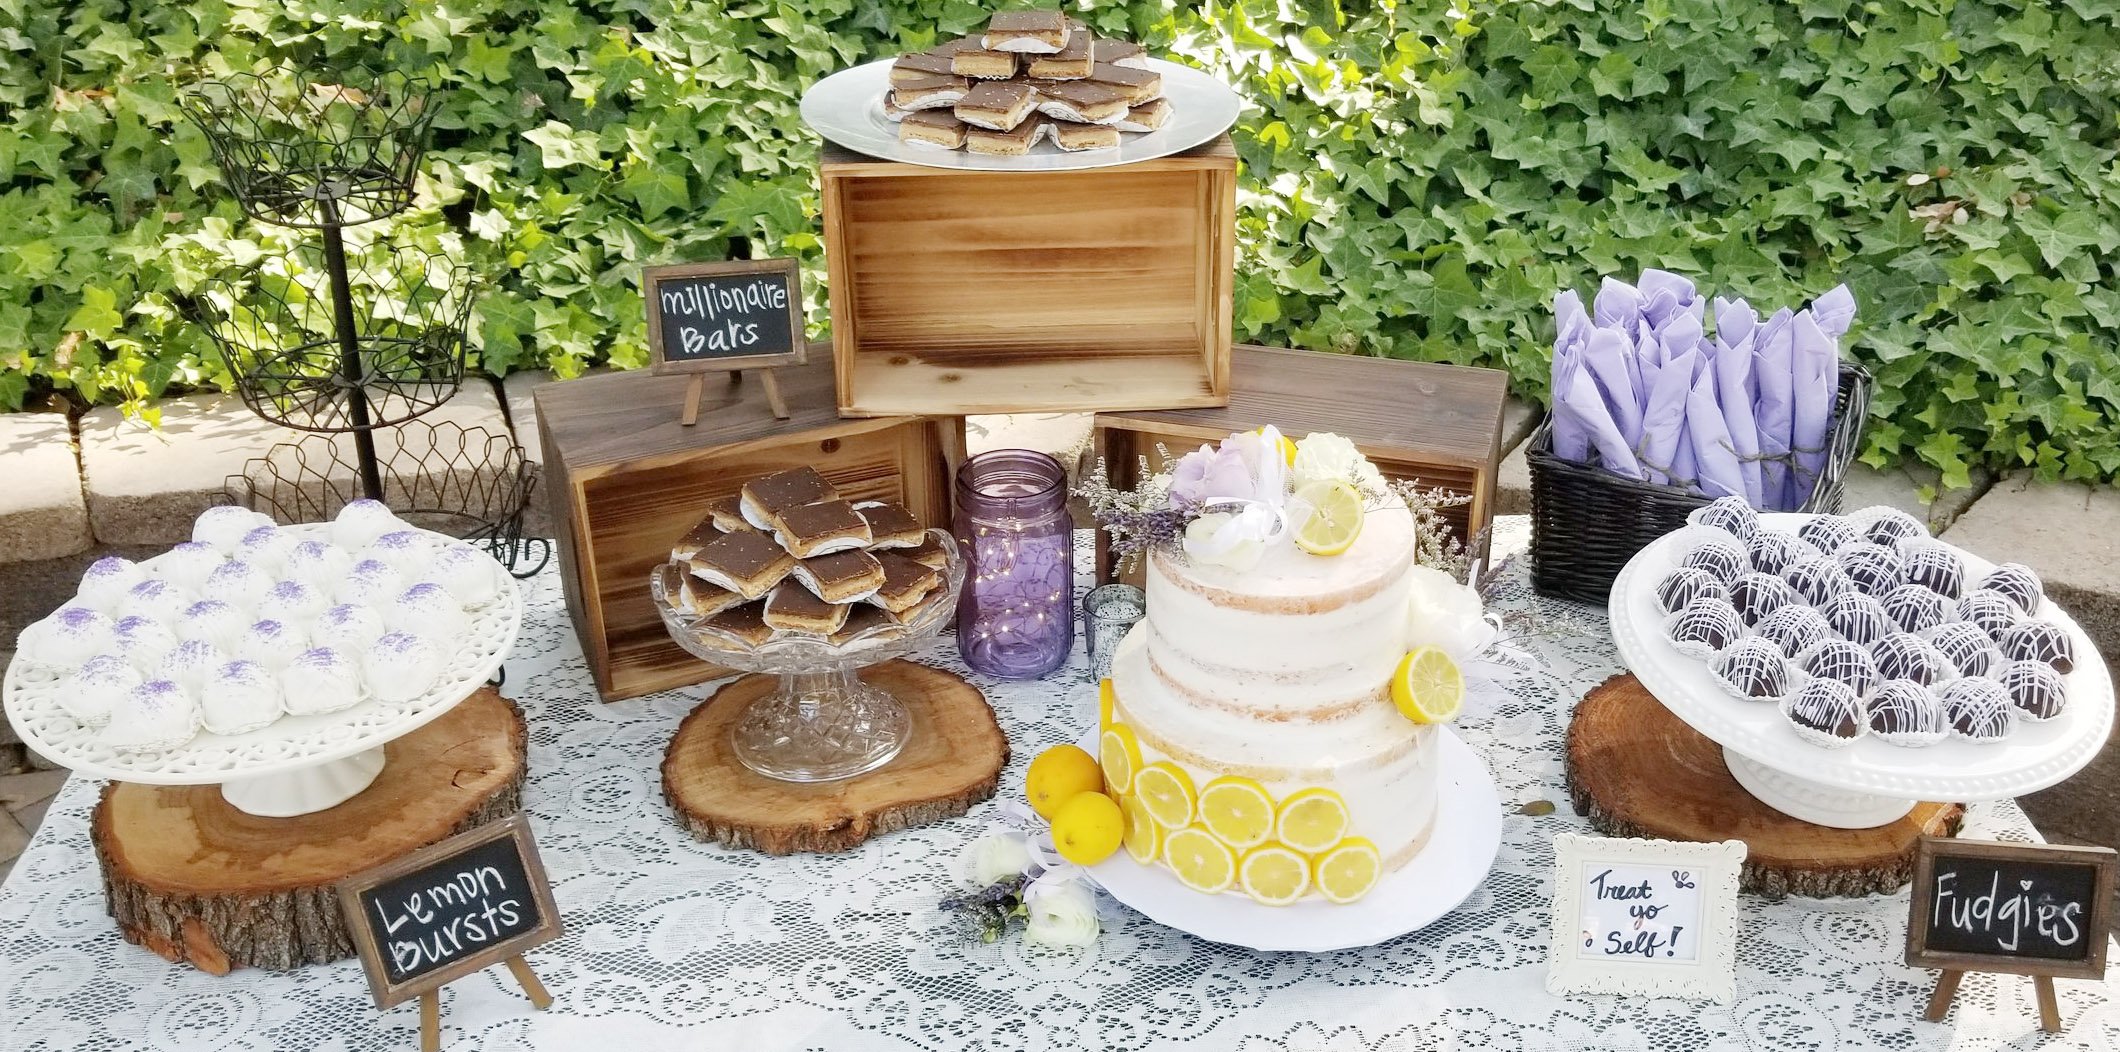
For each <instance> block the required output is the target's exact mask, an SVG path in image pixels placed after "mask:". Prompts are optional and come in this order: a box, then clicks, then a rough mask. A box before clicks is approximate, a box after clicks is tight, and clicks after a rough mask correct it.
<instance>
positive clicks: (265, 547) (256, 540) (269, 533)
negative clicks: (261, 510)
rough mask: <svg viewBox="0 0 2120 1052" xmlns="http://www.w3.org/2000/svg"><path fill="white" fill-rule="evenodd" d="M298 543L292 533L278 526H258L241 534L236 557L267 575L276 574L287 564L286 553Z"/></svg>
mask: <svg viewBox="0 0 2120 1052" xmlns="http://www.w3.org/2000/svg"><path fill="white" fill-rule="evenodd" d="M300 543H301V541H300V540H299V539H298V538H296V537H295V535H294V534H292V533H289V532H288V531H286V530H283V529H281V528H279V527H278V526H260V527H258V528H257V529H254V530H252V531H250V532H249V533H246V534H244V535H243V544H242V546H241V547H239V548H237V549H236V558H238V559H241V560H243V561H244V562H247V563H249V564H250V565H252V566H255V567H257V568H258V570H259V571H261V572H263V573H265V574H266V575H268V576H277V575H278V574H279V573H280V571H281V568H283V567H285V566H286V565H287V553H289V552H291V551H293V550H294V546H295V545H297V544H300Z"/></svg>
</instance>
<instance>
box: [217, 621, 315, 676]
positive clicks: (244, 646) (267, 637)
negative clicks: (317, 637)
mask: <svg viewBox="0 0 2120 1052" xmlns="http://www.w3.org/2000/svg"><path fill="white" fill-rule="evenodd" d="M307 649H309V636H308V634H307V633H305V632H303V631H302V629H301V627H300V626H299V625H293V624H289V623H288V622H285V621H275V620H272V619H270V618H267V619H266V620H263V621H259V622H256V623H254V624H252V625H251V626H250V627H249V628H246V629H244V630H243V636H242V638H241V639H238V640H237V641H236V645H235V655H236V657H237V659H239V660H242V661H249V662H254V663H256V664H259V665H263V666H265V667H266V668H267V669H269V670H271V671H273V672H278V671H279V670H281V669H283V668H286V667H287V663H288V662H290V661H293V660H294V656H295V655H296V654H299V653H301V652H302V651H304V650H307Z"/></svg>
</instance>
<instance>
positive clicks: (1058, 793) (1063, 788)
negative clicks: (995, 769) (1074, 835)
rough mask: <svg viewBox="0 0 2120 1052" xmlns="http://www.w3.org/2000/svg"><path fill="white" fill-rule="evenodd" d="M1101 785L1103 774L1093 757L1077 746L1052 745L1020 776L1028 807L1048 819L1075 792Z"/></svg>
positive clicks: (1092, 790) (1091, 791)
mask: <svg viewBox="0 0 2120 1052" xmlns="http://www.w3.org/2000/svg"><path fill="white" fill-rule="evenodd" d="M1102 788H1104V775H1103V773H1102V772H1100V771H1098V769H1097V761H1096V758H1095V757H1092V756H1091V755H1090V754H1089V753H1087V752H1085V751H1083V749H1082V747H1081V746H1079V745H1055V746H1053V747H1052V748H1050V749H1047V750H1045V751H1044V752H1041V753H1039V754H1038V755H1037V757H1036V758H1035V759H1033V760H1031V769H1030V773H1029V774H1027V775H1025V776H1024V779H1023V795H1024V796H1026V797H1029V798H1030V802H1031V810H1033V811H1036V812H1038V816H1039V817H1040V818H1044V819H1046V820H1048V821H1050V820H1051V819H1052V817H1053V815H1054V814H1055V813H1056V812H1058V811H1059V810H1060V805H1061V804H1064V803H1067V802H1068V801H1069V800H1072V799H1074V798H1075V796H1076V794H1078V793H1094V792H1096V791H1097V790H1099V789H1102Z"/></svg>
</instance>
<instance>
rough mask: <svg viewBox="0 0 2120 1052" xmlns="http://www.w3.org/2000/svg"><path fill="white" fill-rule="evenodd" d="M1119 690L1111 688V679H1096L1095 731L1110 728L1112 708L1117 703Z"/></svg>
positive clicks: (1101, 731) (1101, 732) (1102, 731)
mask: <svg viewBox="0 0 2120 1052" xmlns="http://www.w3.org/2000/svg"><path fill="white" fill-rule="evenodd" d="M1118 702H1119V692H1117V691H1115V690H1113V689H1112V681H1111V680H1108V679H1100V680H1098V681H1097V733H1098V734H1100V735H1101V734H1103V733H1104V732H1105V731H1108V730H1111V729H1112V722H1113V721H1112V709H1113V708H1114V707H1116V706H1117V705H1118Z"/></svg>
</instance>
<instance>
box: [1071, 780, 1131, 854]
mask: <svg viewBox="0 0 2120 1052" xmlns="http://www.w3.org/2000/svg"><path fill="white" fill-rule="evenodd" d="M1124 839H1126V816H1125V815H1124V814H1122V813H1120V811H1119V805H1118V804H1117V803H1114V802H1113V801H1112V798H1111V797H1109V796H1106V795H1104V794H1103V793H1076V794H1075V798H1074V799H1072V800H1069V801H1068V802H1066V803H1064V804H1061V805H1060V810H1059V811H1057V812H1055V813H1054V814H1053V847H1054V848H1055V849H1057V850H1058V851H1059V852H1060V857H1061V858H1064V859H1066V860H1068V861H1069V862H1072V863H1074V864H1075V865H1078V866H1094V865H1096V864H1097V863H1099V862H1102V861H1104V860H1105V859H1107V858H1110V857H1111V856H1112V852H1114V851H1117V850H1119V843H1120V841H1122V840H1124Z"/></svg>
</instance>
